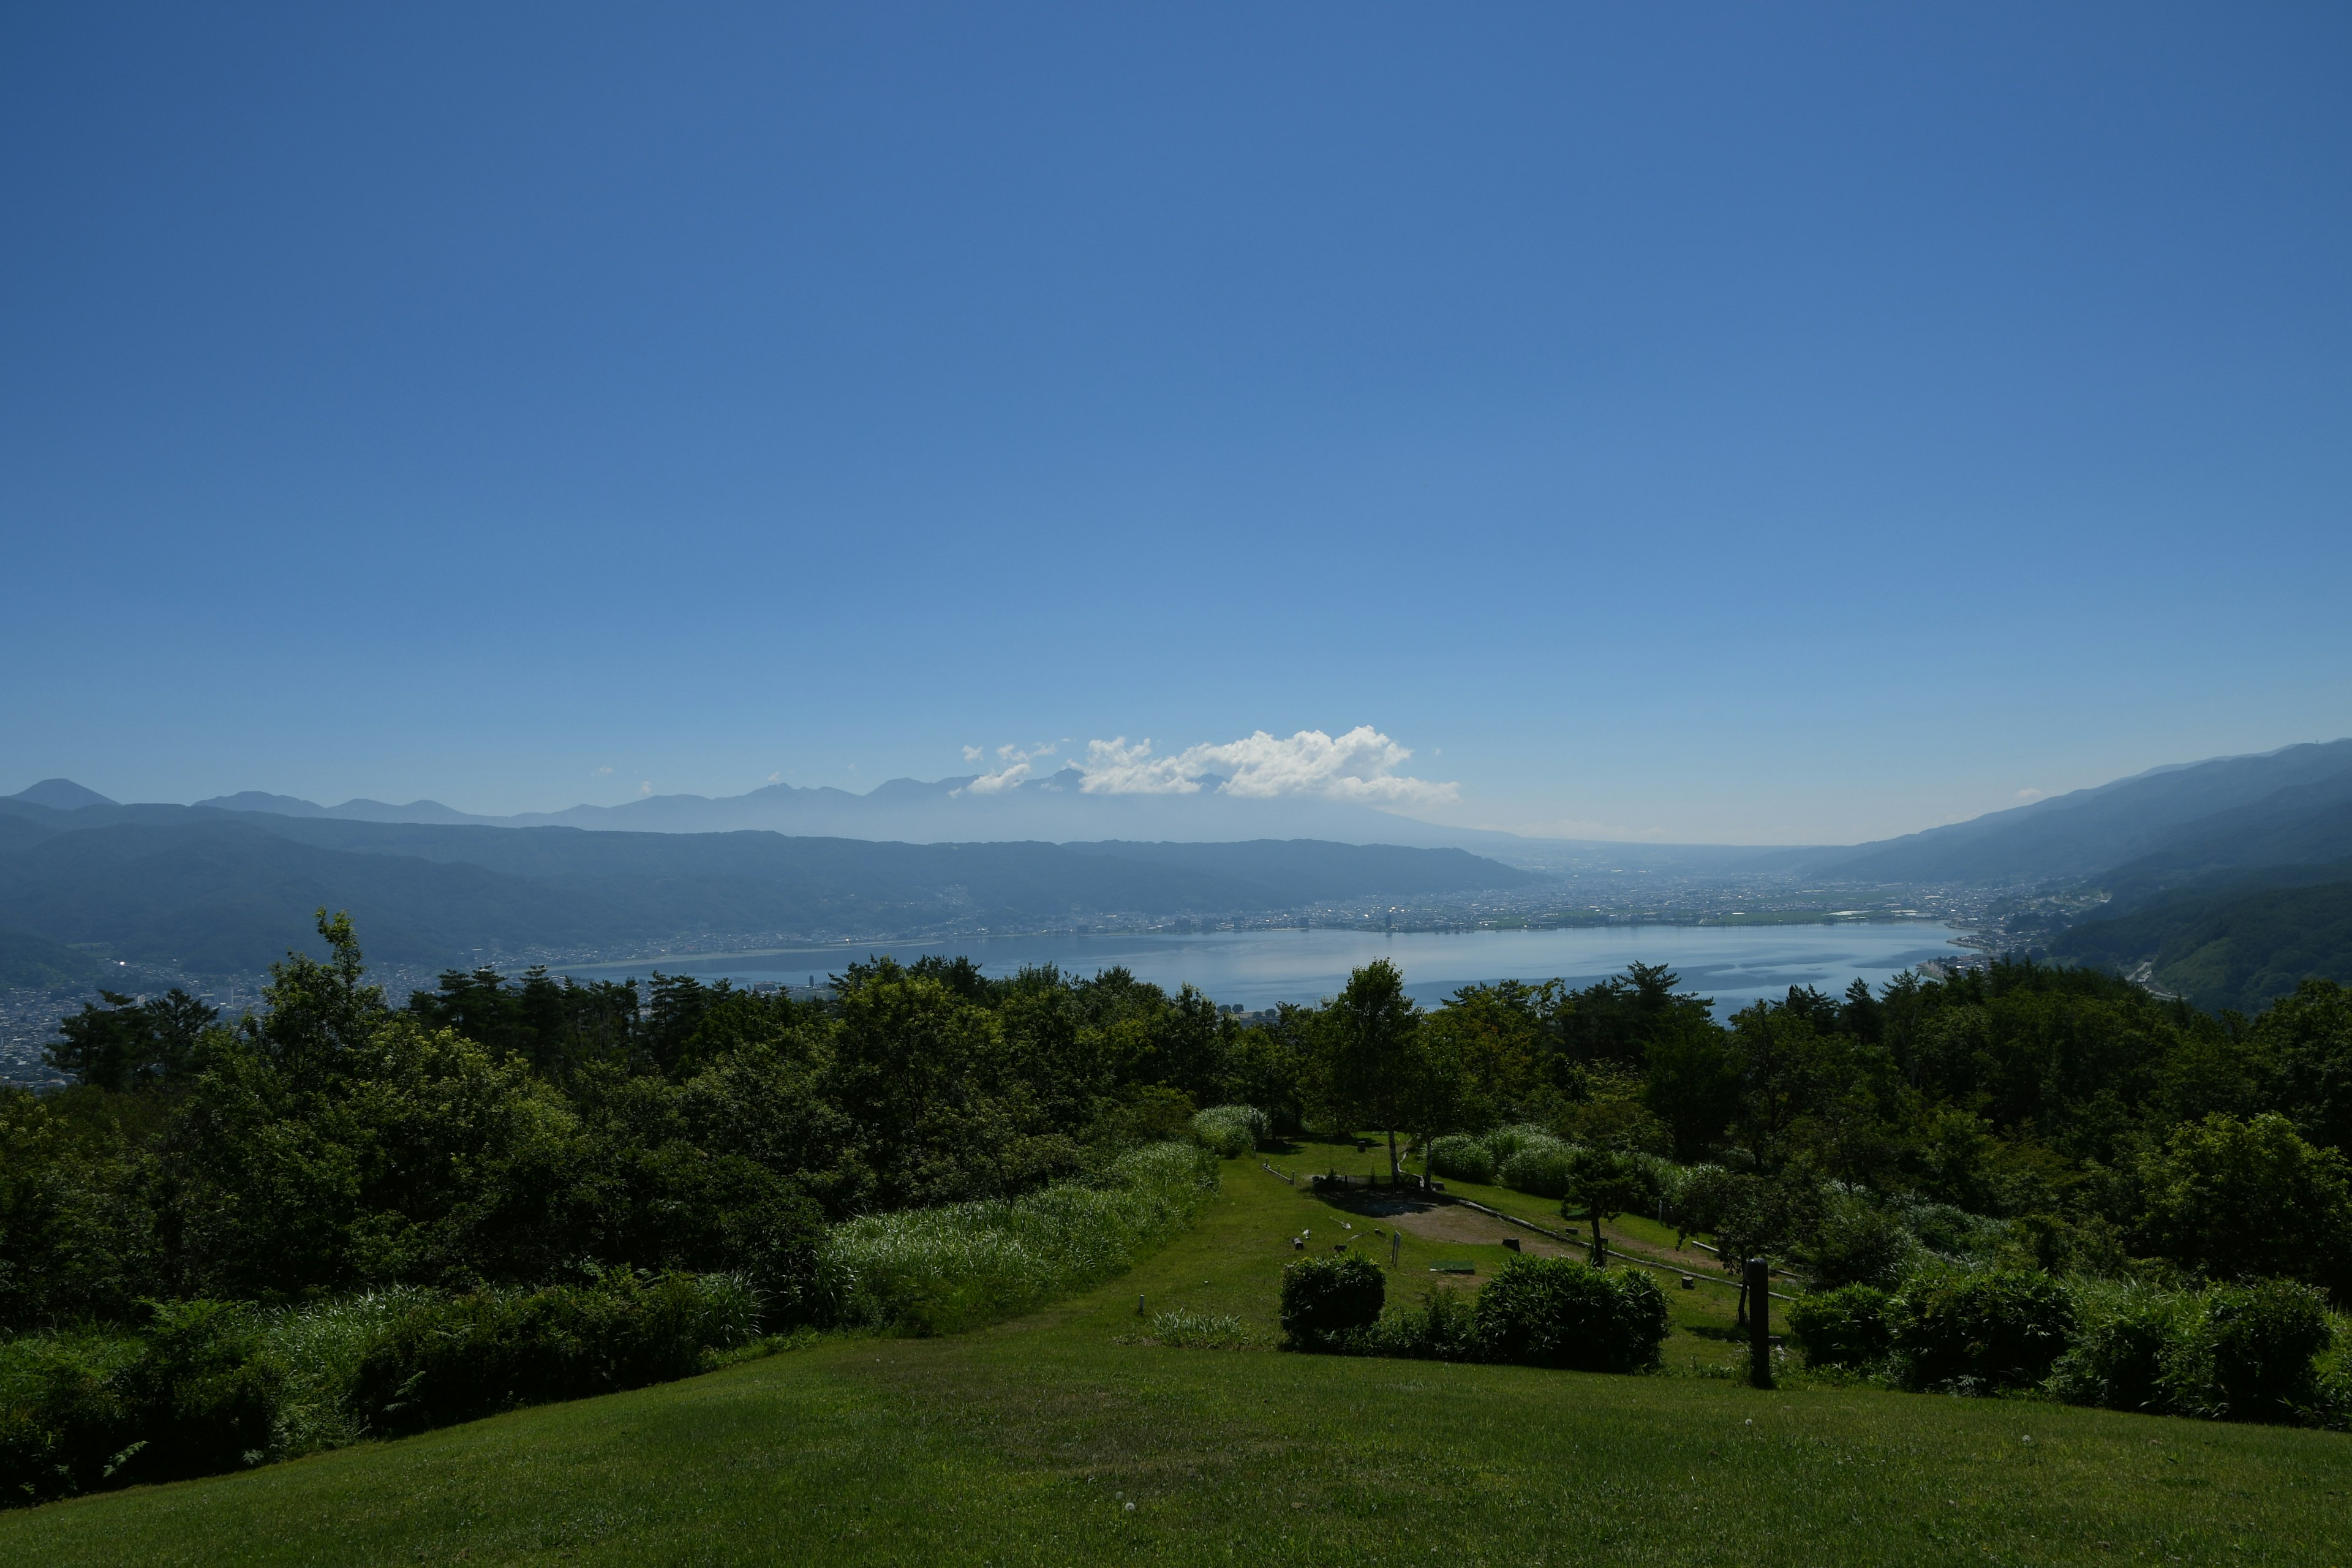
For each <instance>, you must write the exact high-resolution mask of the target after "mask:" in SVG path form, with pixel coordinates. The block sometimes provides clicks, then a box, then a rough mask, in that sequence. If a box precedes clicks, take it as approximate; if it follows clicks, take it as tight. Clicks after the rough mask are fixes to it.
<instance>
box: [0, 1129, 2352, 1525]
mask: <svg viewBox="0 0 2352 1568" xmlns="http://www.w3.org/2000/svg"><path fill="white" fill-rule="evenodd" d="M1341 1217H1342V1216H1341V1215H1339V1211H1337V1210H1335V1209H1333V1208H1331V1207H1329V1206H1328V1205H1324V1204H1322V1203H1321V1202H1319V1201H1318V1200H1317V1199H1316V1198H1314V1197H1313V1196H1312V1195H1310V1194H1306V1193H1303V1192H1299V1191H1296V1190H1294V1189H1292V1188H1290V1187H1288V1186H1286V1185H1284V1184H1282V1183H1280V1182H1277V1181H1276V1180H1274V1179H1273V1178H1272V1177H1269V1176H1266V1175H1265V1174H1264V1173H1262V1172H1260V1171H1258V1170H1257V1169H1256V1168H1255V1164H1254V1163H1249V1162H1245V1161H1237V1162H1232V1163H1228V1164H1227V1165H1226V1166H1225V1192H1224V1194H1223V1195H1222V1196H1221V1197H1220V1198H1219V1199H1218V1200H1217V1201H1216V1202H1215V1203H1213V1205H1211V1206H1210V1207H1209V1209H1208V1210H1207V1211H1205V1213H1204V1215H1203V1218H1202V1223H1201V1225H1200V1226H1199V1227H1198V1228H1197V1229H1196V1230H1195V1231H1193V1232H1192V1233H1191V1234H1189V1235H1188V1236H1186V1237H1183V1238H1181V1240H1179V1241H1178V1242H1176V1243H1175V1244H1173V1245H1171V1247H1168V1248H1167V1249H1166V1250H1165V1251H1163V1252H1161V1253H1160V1254H1159V1255H1158V1256H1156V1257H1155V1258H1151V1259H1150V1261H1148V1262H1147V1263H1145V1264H1144V1265H1142V1266H1141V1267H1140V1268H1138V1269H1136V1270H1135V1271H1134V1272H1133V1273H1132V1274H1130V1275H1129V1276H1127V1277H1126V1278H1124V1279H1120V1280H1117V1281H1114V1282H1113V1283H1112V1284H1110V1285H1108V1286H1107V1287H1105V1288H1104V1289H1101V1290H1098V1291H1097V1292H1095V1293H1093V1294H1092V1295H1089V1296H1087V1297H1085V1298H1082V1299H1079V1300H1074V1301H1071V1302H1068V1303H1065V1304H1063V1305H1061V1306H1059V1307H1055V1308H1053V1309H1049V1310H1045V1311H1043V1312H1038V1313H1035V1314H1033V1315H1031V1316H1029V1317H1027V1318H1024V1319H1022V1320H1020V1321H1017V1322H1013V1323H1010V1324H1006V1325H1003V1326H1002V1327H1000V1328H997V1329H994V1330H991V1331H984V1332H981V1333H975V1334H969V1335H962V1336H959V1337H956V1338H953V1339H944V1340H932V1341H908V1340H880V1341H871V1340H869V1341H835V1342H829V1343H826V1344H824V1345H821V1346H819V1347H818V1348H816V1349H814V1350H811V1351H805V1352H798V1353H794V1354H791V1355H784V1356H779V1357H775V1358H773V1359H771V1360H767V1361H763V1362H758V1363H751V1364H748V1365H744V1366H740V1367H737V1368H734V1369H731V1370H730V1371H728V1372H724V1373H716V1374H714V1375H712V1376H709V1377H703V1378H697V1379H694V1380H692V1381H690V1382H688V1383H683V1384H670V1385H668V1386H666V1387H661V1388H653V1389H645V1390H641V1391H638V1392H636V1393H634V1394H619V1395H614V1396H612V1397H609V1398H604V1399H593V1400H583V1401H580V1402H578V1403H576V1404H571V1405H554V1406H549V1407H545V1408H542V1409H538V1410H529V1411H520V1412H517V1413H515V1414H513V1415H505V1416H500V1417H498V1418H496V1419H493V1420H488V1421H482V1422H477V1423H474V1424H472V1425H470V1426H461V1427H454V1428H451V1429H449V1430H446V1431H442V1432H436V1433H431V1434H427V1435H426V1436H421V1437H415V1438H411V1439H407V1440H405V1441H403V1442H398V1443H385V1444H369V1445H362V1446H361V1447H355V1448H351V1449H346V1450H343V1451H341V1452H339V1453H334V1454H327V1455H321V1456H319V1457H317V1458H311V1459H307V1460H302V1461H299V1462H298V1463H295V1464H290V1465H282V1466H277V1467H272V1468H265V1469H259V1470H255V1471H250V1472H247V1473H245V1474H242V1475H236V1476H226V1477H219V1478H215V1479H209V1480H204V1481H195V1482H189V1483H184V1484H182V1485H178V1486H171V1487H155V1488H144V1489H134V1490H131V1491H127V1492H121V1493H115V1494H111V1495H108V1496H102V1497H98V1498H91V1499H86V1500H79V1501H74V1502H68V1503H64V1504H58V1505H54V1506H51V1507H48V1508H45V1509H40V1510H31V1511H27V1512H20V1513H14V1514H6V1515H0V1562H5V1563H41V1564H44V1565H49V1564H56V1565H58V1568H67V1565H73V1564H82V1563H107V1564H119V1563H418V1562H429V1563H449V1562H468V1563H828V1564H830V1563H844V1564H858V1563H952V1564H982V1563H1100V1562H1106V1561H1134V1562H1144V1563H1267V1564H1321V1563H1330V1564H1342V1563H1344V1564H1349V1565H1351V1568H1352V1565H1361V1564H1371V1563H1422V1564H1427V1563H1444V1564H1446V1565H1447V1568H1454V1565H1456V1564H1465V1563H1498V1564H1499V1563H1513V1564H1519V1563H1754V1562H1758V1561H1763V1562H1769V1563H1841V1564H1846V1563H1958V1562H1963V1561H1965V1562H1969V1563H1986V1562H2000V1563H2142V1562H2145V1563H2167V1562H2180V1563H2313V1564H2320V1563H2329V1564H2338V1563H2346V1562H2352V1516H2347V1509H2346V1504H2345V1499H2346V1495H2347V1492H2352V1440H2347V1439H2346V1438H2343V1437H2339V1436H2332V1435H2328V1434H2323V1433H2311V1432H2297V1431H2284V1430H2279V1429H2275V1428H2263V1427H2237V1426H2214V1425H2210V1424H2202V1423H2193V1422H2186V1421H2176V1420H2166V1419H2156V1418H2147V1417H2138V1416H2130V1415H2114V1414H2110V1413H2105V1412H2097V1411H2083V1410H2073V1409H2067V1408H2064V1407H2060V1406H2053V1405H2037V1404H2027V1403H2022V1402H2008V1401H1964V1400H1957V1399H1940V1398H1927V1397H1921V1396H1914V1395H1904V1394H1884V1393H1878V1392H1874V1391H1867V1390H1843V1389H1827V1388H1809V1389H1797V1390H1788V1391H1782V1392H1779V1393H1772V1394H1761V1393H1756V1392H1753V1391H1750V1390H1748V1389H1745V1388H1742V1387H1740V1386H1738V1384H1733V1383H1728V1382H1722V1381H1716V1380H1710V1379H1702V1378H1696V1377H1688V1376H1682V1377H1673V1376H1669V1377H1656V1378H1611V1377H1601V1376H1588V1375H1582V1374H1577V1373H1546V1372H1536V1371H1530V1370H1527V1369H1521V1368H1508V1367H1456V1366H1442V1365H1433V1364H1427V1363H1399V1362H1368V1361H1342V1360H1335V1359H1328V1358H1319V1357H1306V1356H1293V1355H1284V1354H1278V1353H1276V1352H1271V1351H1264V1350H1256V1351H1229V1352H1210V1351H1179V1350H1168V1349H1162V1348H1160V1347H1158V1346H1155V1345H1150V1344H1147V1343H1142V1342H1139V1341H1140V1340H1141V1339H1142V1338H1143V1337H1144V1336H1145V1335H1146V1334H1147V1332H1148V1329H1147V1327H1146V1325H1145V1324H1144V1323H1143V1322H1142V1321H1139V1319H1138V1318H1137V1316H1136V1314H1135V1300H1136V1297H1137V1295H1138V1293H1139V1292H1140V1293H1141V1294H1143V1295H1144V1296H1145V1297H1146V1299H1147V1303H1148V1305H1149V1306H1150V1309H1151V1310H1155V1311H1156V1310H1161V1309H1163V1308H1170V1307H1184V1308H1189V1309H1192V1310H1197V1311H1201V1312H1208V1313H1231V1314H1233V1315H1235V1316H1237V1317H1240V1318H1242V1319H1243V1320H1244V1321H1245V1322H1246V1323H1248V1324H1249V1325H1251V1326H1252V1327H1253V1328H1254V1329H1255V1330H1256V1331H1258V1332H1259V1333H1260V1334H1262V1335H1263V1336H1264V1337H1265V1338H1266V1339H1268V1340H1270V1339H1271V1337H1272V1334H1273V1331H1274V1321H1273V1307H1274V1292H1275V1285H1276V1277H1277V1275H1278V1273H1279V1270H1280V1268H1281V1266H1282V1264H1283V1263H1284V1262H1285V1261H1286V1260H1287V1259H1288V1258H1292V1257H1295V1256H1297V1254H1296V1253H1295V1252H1293V1250H1292V1249H1291V1247H1290V1245H1289V1238H1290V1237H1292V1236H1293V1235H1295V1234H1297V1232H1298V1231H1300V1230H1301V1229H1302V1228H1311V1229H1312V1230H1313V1231H1314V1233H1315V1237H1314V1239H1315V1241H1316V1243H1317V1244H1318V1245H1320V1244H1321V1243H1323V1242H1324V1241H1325V1240H1326V1238H1327V1237H1335V1236H1337V1237H1344V1236H1347V1235H1349V1234H1351V1233H1349V1232H1347V1231H1342V1230H1340V1229H1339V1219H1340V1218H1341ZM1386 1248H1387V1244H1386V1241H1385V1240H1384V1239H1383V1240H1382V1241H1381V1248H1380V1253H1379V1256H1381V1257H1382V1258H1385V1257H1386ZM1404 1249H1405V1268H1404V1269H1403V1270H1402V1278H1401V1279H1399V1280H1398V1285H1399V1286H1400V1287H1401V1288H1402V1290H1403V1291H1405V1292H1407V1293H1410V1292H1411V1291H1413V1290H1416V1289H1419V1287H1420V1284H1421V1282H1422V1281H1424V1280H1427V1279H1431V1278H1432V1277H1431V1276H1429V1275H1428V1274H1427V1272H1426V1269H1427V1267H1428V1265H1429V1263H1431V1262H1433V1261H1436V1260H1437V1259H1438V1258H1453V1257H1457V1256H1461V1255H1463V1254H1465V1252H1468V1253H1472V1254H1476V1253H1478V1252H1479V1250H1480V1249H1478V1248H1475V1247H1472V1248H1465V1247H1460V1246H1457V1245H1452V1244H1431V1243H1423V1242H1421V1241H1419V1240H1418V1239H1416V1238H1413V1237H1407V1238H1406V1240H1405V1243H1404ZM1492 1251H1493V1258H1491V1259H1489V1258H1485V1257H1480V1258H1477V1261H1478V1262H1479V1266H1480V1268H1481V1272H1482V1274H1483V1273H1484V1272H1486V1269H1487V1268H1488V1267H1489V1265H1490V1262H1495V1261H1499V1257H1500V1252H1501V1249H1500V1248H1499V1247H1496V1248H1494V1249H1492ZM1697 1294H1699V1293H1697V1292H1680V1291H1675V1292H1671V1293H1670V1295H1671V1297H1672V1298H1673V1299H1674V1300H1675V1306H1676V1310H1677V1314H1678V1320H1680V1321H1682V1322H1683V1328H1684V1329H1685V1332H1682V1333H1678V1334H1677V1336H1676V1341H1677V1343H1681V1342H1689V1343H1690V1344H1691V1345H1695V1346H1696V1347H1698V1349H1699V1351H1700V1352H1706V1353H1719V1352H1720V1350H1721V1349H1722V1347H1720V1346H1717V1345H1714V1344H1712V1342H1709V1341H1708V1340H1706V1338H1705V1337H1704V1336H1703V1335H1701V1334H1699V1333H1697V1332H1696V1330H1698V1329H1701V1328H1704V1327H1705V1326H1706V1324H1705V1322H1704V1321H1698V1320H1697V1319H1696V1317H1694V1316H1693V1315H1696V1314H1698V1313H1699V1308H1698V1307H1697V1306H1696V1305H1694V1304H1691V1303H1690V1301H1689V1298H1691V1297H1692V1296H1694V1295H1697ZM1726 1310H1727V1309H1726ZM2028 1438H2031V1439H2032V1440H2031V1441H2030V1442H2029V1441H2027V1439H2028ZM1129 1504H1132V1505H1133V1506H1132V1508H1130V1507H1129Z"/></svg>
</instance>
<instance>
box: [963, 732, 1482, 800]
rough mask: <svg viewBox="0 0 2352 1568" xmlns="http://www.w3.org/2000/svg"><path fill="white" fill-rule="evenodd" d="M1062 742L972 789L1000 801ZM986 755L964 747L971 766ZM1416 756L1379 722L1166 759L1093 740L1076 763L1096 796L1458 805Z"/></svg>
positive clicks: (1017, 757) (1146, 745) (1008, 750)
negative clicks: (1209, 795) (1419, 768)
mask: <svg viewBox="0 0 2352 1568" xmlns="http://www.w3.org/2000/svg"><path fill="white" fill-rule="evenodd" d="M1067 744H1068V742H1066V741H1065V742H1058V743H1048V742H1039V743H1037V744H1035V745H1034V746H1019V745H1005V746H999V747H998V748H996V752H995V761H996V763H997V766H996V767H994V768H993V769H991V770H990V771H988V772H985V773H982V774H981V775H980V776H979V777H978V778H975V779H973V780H972V781H971V783H970V784H966V785H965V786H964V789H965V790H967V791H969V792H970V793H971V794H973V795H995V794H998V793H1000V792H1002V791H1004V790H1007V789H1011V788H1013V786H1015V785H1017V784H1021V783H1022V782H1023V781H1024V780H1025V779H1029V778H1032V777H1034V776H1036V775H1038V774H1039V773H1044V772H1045V771H1046V770H1047V767H1048V765H1049V764H1050V763H1051V762H1052V761H1053V759H1054V758H1055V757H1056V756H1057V755H1058V754H1059V751H1060V747H1061V746H1063V745H1067ZM984 755H985V753H983V752H982V750H981V748H979V747H977V746H967V747H965V748H964V760H965V761H967V762H972V763H978V762H982V760H983V757H984ZM1411 758H1412V751H1411V750H1410V749H1408V748H1406V747H1403V746H1400V745H1398V744H1397V743H1396V742H1394V741H1392V740H1391V739H1390V738H1389V737H1388V736H1386V735H1384V734H1382V733H1381V732H1380V731H1378V730H1375V729H1373V728H1372V727H1371V726H1370V725H1369V724H1360V725H1358V726H1357V727H1356V728H1355V729H1353V730H1350V731H1348V732H1347V733H1346V734H1344V735H1341V736H1339V737H1338V738H1337V739H1334V738H1333V737H1332V736H1330V735H1328V734H1326V733H1324V732H1323V731H1320V730H1301V731H1298V732H1297V734H1295V735H1291V736H1289V737H1287V738H1283V737H1278V736H1275V735H1270V734H1268V733H1266V732H1265V731H1264V730H1260V731H1255V733H1253V734H1251V735H1249V736H1248V737H1246V738H1245V739H1243V740H1239V741H1227V742H1223V743H1221V744H1213V745H1197V746H1187V747H1185V748H1184V749H1183V750H1182V751H1181V752H1168V753H1166V754H1165V755H1160V754H1157V753H1155V752H1153V750H1152V745H1151V742H1150V739H1149V738H1146V739H1144V740H1141V741H1138V742H1134V743H1133V744H1129V742H1128V739H1127V737H1126V736H1124V735H1119V736H1116V737H1114V738H1112V739H1110V740H1108V741H1089V742H1087V754H1086V759H1085V761H1083V762H1072V763H1070V764H1069V766H1070V767H1071V768H1072V769H1074V770H1075V771H1076V773H1077V774H1078V788H1079V789H1080V790H1082V791H1083V792H1085V793H1086V794H1087V795H1197V794H1199V793H1201V792H1202V791H1203V790H1213V791H1216V792H1219V793H1221V794H1224V795H1236V796H1241V797H1244V798H1249V799H1258V800H1271V799H1276V798H1279V797H1283V796H1297V795H1304V796H1312V797H1319V798H1322V799H1326V800H1348V801H1359V802H1361V803H1364V804H1366V805H1443V804H1444V803H1446V802H1449V801H1452V800H1454V799H1455V798H1457V797H1458V796H1459V795H1460V794H1461V787H1460V786H1459V785H1458V784H1448V783H1440V782H1436V781H1433V780H1430V779H1421V778H1415V777H1413V776H1412V775H1411V774H1409V773H1400V772H1398V771H1397V770H1398V769H1400V768H1402V766H1403V765H1404V764H1405V763H1406V762H1408V761H1410V760H1411Z"/></svg>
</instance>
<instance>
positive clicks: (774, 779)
mask: <svg viewBox="0 0 2352 1568" xmlns="http://www.w3.org/2000/svg"><path fill="white" fill-rule="evenodd" d="M768 782H769V783H770V784H782V783H783V782H784V770H783V769H782V768H778V769H777V770H776V771H775V772H774V773H770V774H769V775H768Z"/></svg>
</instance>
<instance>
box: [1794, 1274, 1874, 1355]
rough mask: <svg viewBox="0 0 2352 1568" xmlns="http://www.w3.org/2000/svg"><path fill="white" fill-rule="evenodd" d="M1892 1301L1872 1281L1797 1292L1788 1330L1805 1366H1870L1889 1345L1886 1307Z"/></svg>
mask: <svg viewBox="0 0 2352 1568" xmlns="http://www.w3.org/2000/svg"><path fill="white" fill-rule="evenodd" d="M1892 1300H1894V1298H1892V1297H1890V1296H1889V1295H1887V1293H1886V1292H1885V1291H1884V1290H1881V1289H1878V1288H1877V1287H1875V1286H1872V1285H1841V1286H1839V1287H1837V1288H1836V1289H1832V1290H1821V1291H1816V1292H1814V1293H1813V1294H1811V1295H1808V1296H1801V1297H1799V1298H1798V1299H1797V1300H1796V1301H1795V1302H1794V1303H1793V1304H1792V1305H1791V1306H1790V1308H1789V1332H1790V1334H1791V1335H1792V1336H1793V1337H1794V1338H1795V1339H1796V1342H1797V1344H1798V1347H1799V1348H1800V1349H1801V1350H1802V1351H1803V1352H1805V1361H1806V1363H1807V1364H1808V1365H1811V1366H1845V1367H1868V1366H1874V1365H1876V1364H1877V1363H1880V1362H1883V1361H1885V1359H1886V1357H1887V1354H1888V1353H1889V1352H1892V1351H1893V1350H1894V1349H1895V1331H1894V1327H1893V1325H1892V1324H1891V1323H1890V1322H1889V1321H1888V1311H1887V1308H1888V1304H1889V1303H1890V1302H1891V1301H1892Z"/></svg>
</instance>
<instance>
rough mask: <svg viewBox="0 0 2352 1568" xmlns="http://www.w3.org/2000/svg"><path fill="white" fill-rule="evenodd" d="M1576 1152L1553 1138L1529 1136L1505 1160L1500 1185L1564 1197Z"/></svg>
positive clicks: (1537, 1194) (1527, 1191) (1530, 1192)
mask: <svg viewBox="0 0 2352 1568" xmlns="http://www.w3.org/2000/svg"><path fill="white" fill-rule="evenodd" d="M1575 1152H1576V1151H1575V1150H1574V1148H1573V1147H1571V1146H1570V1145H1569V1144H1566V1143H1563V1142H1560V1141H1559V1139H1557V1138H1549V1137H1547V1138H1530V1139H1528V1141H1527V1142H1523V1143H1521V1144H1520V1145H1519V1147H1518V1149H1517V1152H1514V1153H1513V1154H1512V1155H1511V1157H1510V1158H1509V1159H1507V1160H1505V1161H1504V1162H1503V1164H1502V1169H1501V1172H1500V1173H1499V1175H1500V1179H1501V1181H1502V1184H1503V1185H1505V1186H1507V1187H1509V1188H1511V1189H1512V1190H1514V1191H1516V1192H1522V1193H1528V1194H1533V1195H1534V1196H1536V1197H1539V1198H1564V1197H1566V1196H1567V1195H1568V1187H1569V1183H1570V1180H1571V1179H1572V1177H1573V1175H1574V1163H1573V1162H1574V1156H1575Z"/></svg>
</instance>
